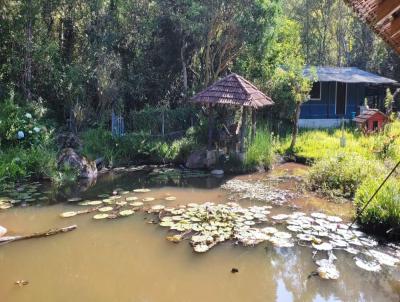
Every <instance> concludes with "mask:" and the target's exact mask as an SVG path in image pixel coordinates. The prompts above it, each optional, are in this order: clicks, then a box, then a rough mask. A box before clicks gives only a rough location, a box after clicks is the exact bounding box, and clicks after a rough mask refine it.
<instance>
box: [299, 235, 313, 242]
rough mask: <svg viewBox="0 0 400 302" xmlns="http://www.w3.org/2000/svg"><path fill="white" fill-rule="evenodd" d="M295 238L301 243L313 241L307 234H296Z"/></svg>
mask: <svg viewBox="0 0 400 302" xmlns="http://www.w3.org/2000/svg"><path fill="white" fill-rule="evenodd" d="M296 237H297V238H298V239H299V240H302V241H313V239H314V236H313V235H309V234H297V235H296Z"/></svg>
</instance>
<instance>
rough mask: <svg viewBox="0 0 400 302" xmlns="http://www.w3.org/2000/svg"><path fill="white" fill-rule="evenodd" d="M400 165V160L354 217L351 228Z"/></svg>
mask: <svg viewBox="0 0 400 302" xmlns="http://www.w3.org/2000/svg"><path fill="white" fill-rule="evenodd" d="M399 166H400V161H399V162H398V163H397V165H396V166H394V168H393V169H392V171H390V173H389V174H388V175H387V176H386V178H385V179H384V181H383V182H382V183H381V184H380V186H379V187H378V189H376V191H375V193H374V194H373V195H372V196H371V198H370V199H369V200H368V202H367V203H366V204H365V205H364V206H363V208H362V209H361V211H360V212H359V213H358V214H357V216H356V218H354V220H353V222H352V223H351V224H350V226H349V229H350V228H351V227H352V226H353V224H354V223H355V222H356V221H357V220H358V218H360V216H361V214H362V213H363V212H364V210H365V209H366V208H367V207H368V205H369V204H370V203H371V201H372V200H373V199H374V197H375V196H376V194H378V192H379V191H380V190H381V189H382V187H383V186H384V185H385V183H386V181H387V180H388V179H389V178H390V176H392V174H393V173H394V171H396V169H397V168H398V167H399Z"/></svg>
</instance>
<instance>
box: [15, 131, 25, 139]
mask: <svg viewBox="0 0 400 302" xmlns="http://www.w3.org/2000/svg"><path fill="white" fill-rule="evenodd" d="M17 137H18V139H23V138H24V137H25V133H24V131H18V133H17Z"/></svg>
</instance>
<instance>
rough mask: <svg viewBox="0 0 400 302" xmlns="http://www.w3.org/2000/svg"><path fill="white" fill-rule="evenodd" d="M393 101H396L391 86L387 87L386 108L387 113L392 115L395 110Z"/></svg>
mask: <svg viewBox="0 0 400 302" xmlns="http://www.w3.org/2000/svg"><path fill="white" fill-rule="evenodd" d="M393 101H394V96H393V94H392V92H391V91H390V88H387V89H386V96H385V109H386V114H387V115H388V116H390V115H391V114H392V111H393Z"/></svg>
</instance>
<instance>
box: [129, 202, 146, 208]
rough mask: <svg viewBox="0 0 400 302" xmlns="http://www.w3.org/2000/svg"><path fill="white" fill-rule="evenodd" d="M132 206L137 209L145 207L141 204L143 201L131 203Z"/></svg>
mask: <svg viewBox="0 0 400 302" xmlns="http://www.w3.org/2000/svg"><path fill="white" fill-rule="evenodd" d="M130 205H131V206H132V207H137V208H138V207H141V206H143V205H144V203H143V202H141V201H134V202H131V203H130Z"/></svg>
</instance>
